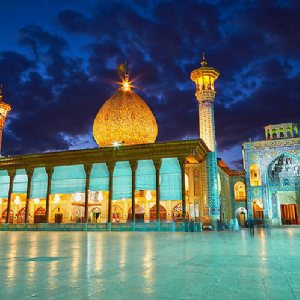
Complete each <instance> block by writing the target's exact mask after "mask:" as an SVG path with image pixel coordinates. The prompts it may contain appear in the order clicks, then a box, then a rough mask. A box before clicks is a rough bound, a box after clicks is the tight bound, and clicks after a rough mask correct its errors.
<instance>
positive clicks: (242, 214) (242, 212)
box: [235, 207, 247, 226]
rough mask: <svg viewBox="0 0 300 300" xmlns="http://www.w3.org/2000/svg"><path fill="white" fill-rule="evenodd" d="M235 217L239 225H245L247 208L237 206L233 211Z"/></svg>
mask: <svg viewBox="0 0 300 300" xmlns="http://www.w3.org/2000/svg"><path fill="white" fill-rule="evenodd" d="M235 217H236V218H237V219H238V221H239V224H240V226H245V223H246V219H247V210H246V208H244V207H239V208H238V209H237V210H236V211H235Z"/></svg>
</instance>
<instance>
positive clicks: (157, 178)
mask: <svg viewBox="0 0 300 300" xmlns="http://www.w3.org/2000/svg"><path fill="white" fill-rule="evenodd" d="M153 163H154V167H155V182H156V203H155V205H156V223H159V222H160V182H159V171H160V167H161V159H155V160H153Z"/></svg>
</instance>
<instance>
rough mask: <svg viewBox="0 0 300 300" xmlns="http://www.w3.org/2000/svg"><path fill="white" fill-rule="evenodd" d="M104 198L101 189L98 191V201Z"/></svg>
mask: <svg viewBox="0 0 300 300" xmlns="http://www.w3.org/2000/svg"><path fill="white" fill-rule="evenodd" d="M102 200H103V193H102V191H100V192H99V193H98V201H102Z"/></svg>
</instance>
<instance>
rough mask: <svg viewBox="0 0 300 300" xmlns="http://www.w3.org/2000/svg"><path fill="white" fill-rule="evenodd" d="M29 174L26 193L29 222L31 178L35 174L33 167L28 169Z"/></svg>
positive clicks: (26, 216) (26, 212)
mask: <svg viewBox="0 0 300 300" xmlns="http://www.w3.org/2000/svg"><path fill="white" fill-rule="evenodd" d="M26 174H27V179H28V180H27V193H26V204H25V223H28V218H29V209H30V207H29V205H30V194H31V179H32V175H33V169H26Z"/></svg>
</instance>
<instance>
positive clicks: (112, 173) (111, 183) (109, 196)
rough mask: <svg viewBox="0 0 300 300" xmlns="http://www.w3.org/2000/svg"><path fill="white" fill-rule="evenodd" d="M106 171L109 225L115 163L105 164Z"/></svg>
mask: <svg viewBox="0 0 300 300" xmlns="http://www.w3.org/2000/svg"><path fill="white" fill-rule="evenodd" d="M106 165H107V169H108V172H109V193H108V212H107V222H108V223H111V204H112V196H113V180H114V176H113V175H114V169H115V162H112V163H107V164H106Z"/></svg>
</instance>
